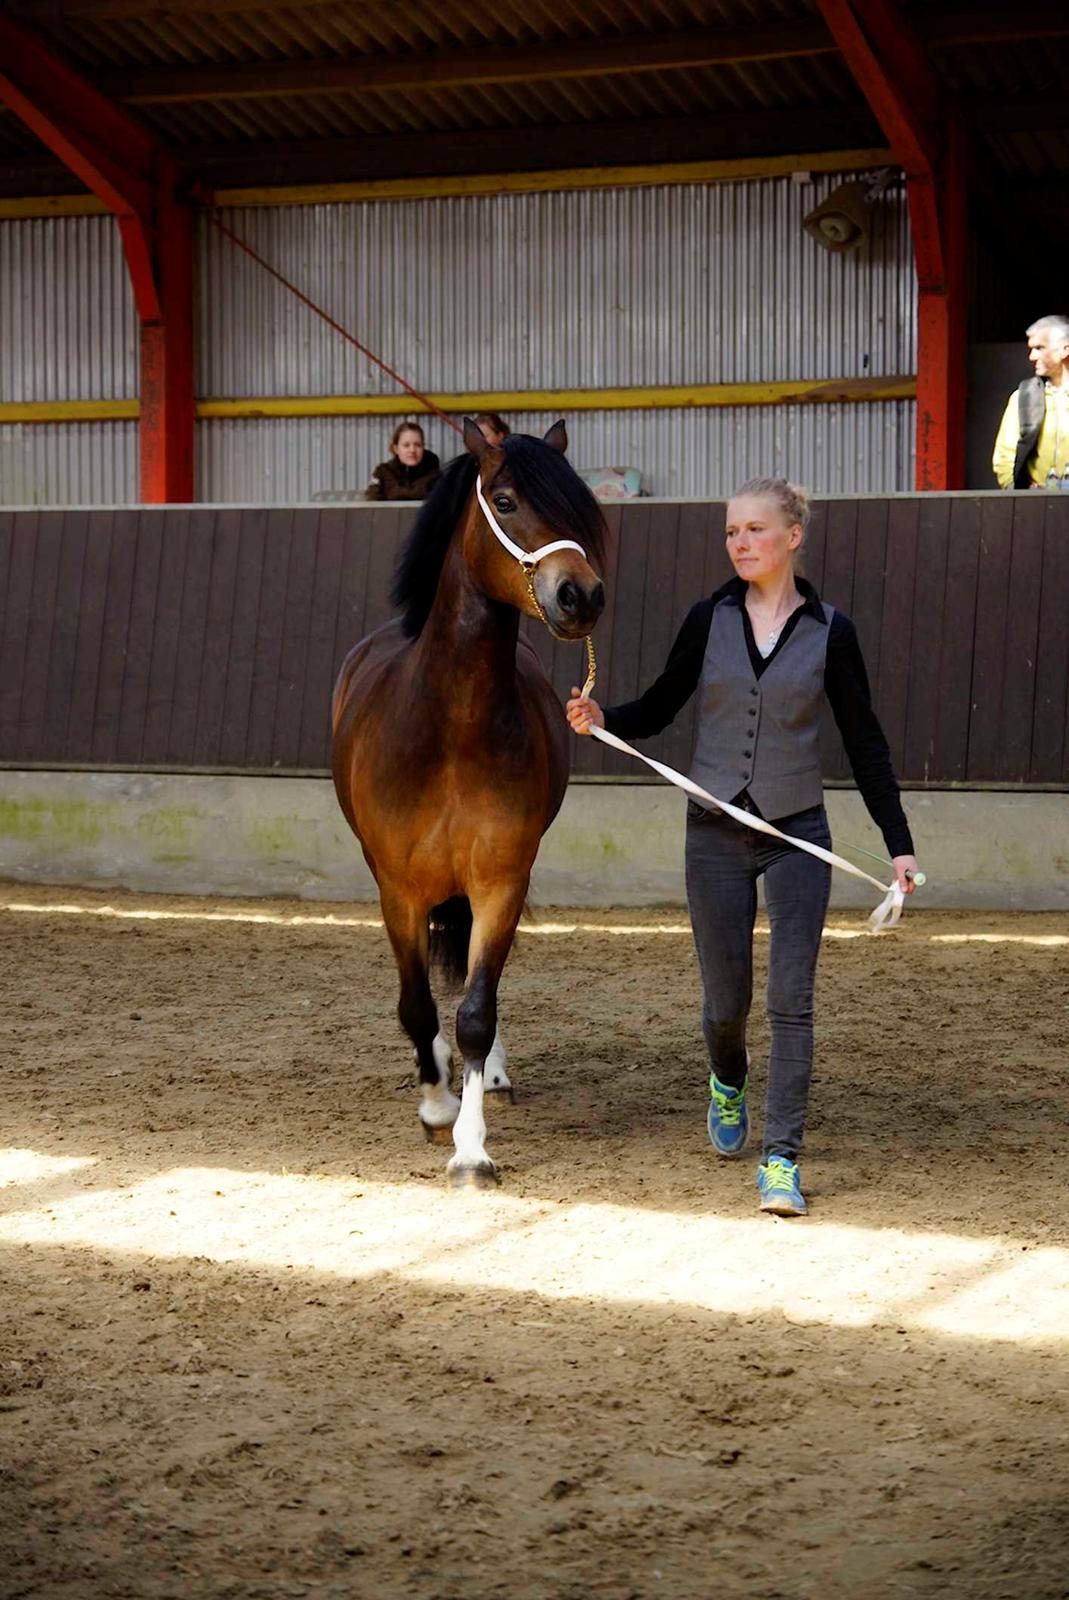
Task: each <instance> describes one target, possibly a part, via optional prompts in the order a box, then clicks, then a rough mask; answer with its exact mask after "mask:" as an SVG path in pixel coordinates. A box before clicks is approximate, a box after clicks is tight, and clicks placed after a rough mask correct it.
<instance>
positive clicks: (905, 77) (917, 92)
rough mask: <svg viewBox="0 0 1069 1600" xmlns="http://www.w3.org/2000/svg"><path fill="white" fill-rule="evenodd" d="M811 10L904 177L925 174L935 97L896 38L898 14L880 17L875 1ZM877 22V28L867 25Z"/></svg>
mask: <svg viewBox="0 0 1069 1600" xmlns="http://www.w3.org/2000/svg"><path fill="white" fill-rule="evenodd" d="M817 5H818V7H819V9H820V12H821V14H822V16H823V18H824V21H825V22H826V23H827V26H828V31H829V32H830V33H831V35H832V37H833V39H834V40H835V42H836V44H837V45H838V46H839V49H840V51H841V53H842V55H843V57H844V59H845V61H846V64H847V66H848V67H849V68H850V71H851V73H852V75H853V78H854V80H855V82H856V83H857V86H858V88H859V89H860V90H861V92H862V94H863V95H864V96H865V99H866V100H867V101H868V103H869V105H870V106H871V108H872V112H873V115H874V116H875V117H876V119H877V121H878V122H879V124H880V127H881V128H882V129H883V132H884V136H885V137H886V139H887V142H888V144H889V145H890V146H891V148H892V150H893V151H894V153H895V159H896V160H897V161H898V163H899V164H900V165H901V166H902V167H903V168H904V169H905V172H906V175H907V176H913V175H917V176H922V175H923V174H924V173H926V172H928V171H930V170H931V168H932V166H933V165H934V163H935V159H936V154H937V150H938V137H937V128H938V115H937V97H936V92H935V87H934V82H933V81H930V80H931V72H930V69H928V70H927V72H924V71H921V70H920V69H919V67H918V64H917V60H916V52H915V51H914V50H913V49H911V48H910V46H909V44H908V43H907V42H905V41H903V40H902V38H901V34H902V33H903V31H904V25H903V23H902V19H901V15H899V16H898V18H897V19H896V20H894V19H891V18H890V17H888V16H887V15H885V14H884V13H885V8H884V7H883V6H882V5H881V4H880V0H865V3H864V6H863V7H862V6H859V5H858V4H857V3H856V0H817ZM859 13H860V14H859ZM877 18H878V19H879V22H880V24H881V25H880V26H879V28H875V27H874V26H873V23H874V20H875V19H877ZM896 35H897V37H896Z"/></svg>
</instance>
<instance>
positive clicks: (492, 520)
mask: <svg viewBox="0 0 1069 1600" xmlns="http://www.w3.org/2000/svg"><path fill="white" fill-rule="evenodd" d="M475 495H476V498H477V499H478V502H479V505H480V507H481V508H482V513H483V516H484V517H485V518H486V520H487V522H488V523H489V524H490V527H491V528H492V529H493V531H494V533H495V534H496V535H497V537H498V539H499V540H500V541H501V543H502V544H503V545H504V547H505V549H506V550H507V551H508V553H509V555H510V556H512V557H513V558H514V559H515V560H516V561H518V562H519V563H520V566H521V567H522V568H523V569H524V571H525V572H526V573H527V577H528V584H529V585H530V584H531V582H532V579H533V576H534V569H535V568H536V567H537V565H538V563H539V562H540V561H541V560H542V559H543V557H544V556H550V555H552V554H553V552H554V551H555V550H578V552H579V554H580V555H581V556H582V557H583V559H584V561H585V560H586V551H585V550H584V549H583V547H582V545H581V544H576V542H575V540H574V539H555V540H554V541H553V543H552V544H544V545H542V546H540V548H539V549H537V550H524V549H523V548H522V547H521V546H520V545H518V544H516V543H515V541H514V540H512V539H510V538H509V536H508V534H507V533H506V532H505V530H504V528H502V526H501V524H500V523H499V522H498V520H497V518H496V517H495V516H494V513H493V512H492V511H491V510H490V506H489V504H488V503H487V499H486V496H485V495H484V494H483V486H482V483H481V482H480V480H479V476H478V474H476V477H475ZM531 598H532V599H533V600H534V603H535V605H536V606H537V605H538V598H537V596H536V595H535V593H534V589H533V586H532V587H531ZM540 614H541V613H540ZM590 661H591V664H592V670H591V675H590V677H588V678H587V681H586V683H585V684H584V686H583V695H584V698H585V697H587V696H589V694H590V692H591V690H592V689H593V687H594V676H593V656H592V655H591V656H590ZM590 731H591V733H592V734H593V735H594V737H595V739H600V740H601V742H602V744H607V745H611V746H612V748H613V749H614V750H619V751H620V752H621V753H622V754H623V755H625V756H634V758H635V760H636V761H644V762H645V763H646V765H647V767H652V768H653V770H654V772H659V773H660V775H661V777H662V778H667V779H668V782H669V783H674V784H675V786H676V788H677V789H682V790H683V791H684V793H685V794H690V795H693V796H694V798H695V800H700V801H701V803H702V805H704V806H715V807H716V809H717V810H718V811H723V812H724V813H725V814H726V815H727V816H729V817H733V818H734V819H735V821H736V822H741V823H742V825H743V827H745V828H753V829H754V831H755V832H756V833H767V834H769V835H770V836H771V837H772V838H773V839H783V840H784V841H785V842H786V843H787V844H793V845H794V847H795V849H796V850H805V851H807V852H808V854H809V855H811V856H816V857H817V858H818V859H819V860H820V861H826V862H827V863H828V865H829V866H831V867H838V868H839V870H840V871H841V872H849V873H851V874H852V876H853V877H855V878H861V879H863V881H864V882H865V883H871V884H873V885H874V887H875V888H877V889H880V890H882V891H883V899H882V900H881V901H880V904H879V905H878V906H877V907H876V910H875V911H874V912H873V913H872V915H871V917H870V918H869V932H870V933H879V932H880V931H881V930H882V929H884V928H893V927H894V925H895V923H896V922H897V921H898V919H899V917H900V916H901V915H902V904H903V901H904V900H905V894H904V892H903V891H902V889H900V888H899V885H898V881H897V879H896V880H895V882H894V883H892V884H891V885H890V887H888V885H887V884H885V883H881V882H880V880H879V878H874V877H872V875H871V874H870V873H868V872H865V871H864V870H863V869H862V868H861V867H855V866H854V863H853V862H852V861H847V860H845V859H844V857H843V856H837V855H836V854H835V853H834V851H832V850H825V849H824V848H823V846H821V845H819V844H810V843H809V841H808V840H807V839H796V838H794V836H793V835H792V834H789V833H781V832H780V830H779V829H778V828H774V827H773V826H772V824H771V822H766V821H765V819H764V817H755V816H754V814H753V812H752V811H743V810H742V808H741V806H733V805H732V804H731V803H730V801H727V800H718V799H717V798H716V796H715V795H711V794H710V793H709V792H708V790H706V789H703V788H701V786H700V785H699V784H697V783H692V782H691V780H690V778H684V776H683V774H682V773H681V772H677V771H676V770H675V768H674V767H666V766H665V764H664V762H663V761H655V760H654V759H653V757H652V756H644V755H643V754H642V751H641V750H636V749H635V748H634V746H633V745H630V744H628V743H627V742H626V741H625V740H624V739H618V738H617V737H616V735H615V734H614V733H606V731H605V729H604V728H597V727H594V726H593V724H591V728H590Z"/></svg>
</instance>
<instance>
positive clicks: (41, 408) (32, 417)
mask: <svg viewBox="0 0 1069 1600" xmlns="http://www.w3.org/2000/svg"><path fill="white" fill-rule="evenodd" d="M140 415H141V404H140V402H139V401H137V400H10V401H7V402H5V403H4V404H2V405H0V424H6V425H12V424H15V423H21V422H136V421H137V419H138V417H139V416H140Z"/></svg>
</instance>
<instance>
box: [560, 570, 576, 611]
mask: <svg viewBox="0 0 1069 1600" xmlns="http://www.w3.org/2000/svg"><path fill="white" fill-rule="evenodd" d="M557 604H558V605H559V606H560V608H561V610H562V611H568V612H571V613H572V614H573V615H574V614H575V612H577V611H578V610H579V590H578V589H577V588H576V587H575V584H574V583H570V582H569V581H568V579H567V578H565V580H564V582H563V583H562V584H561V586H560V588H559V589H558V590H557Z"/></svg>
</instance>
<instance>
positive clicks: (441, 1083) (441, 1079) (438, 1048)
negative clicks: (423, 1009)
mask: <svg viewBox="0 0 1069 1600" xmlns="http://www.w3.org/2000/svg"><path fill="white" fill-rule="evenodd" d="M431 1049H432V1050H433V1051H434V1064H435V1066H436V1067H437V1068H438V1082H437V1083H424V1084H421V1085H420V1087H421V1088H422V1090H423V1099H422V1100H421V1102H420V1108H419V1120H420V1121H421V1122H422V1124H423V1126H424V1128H451V1127H452V1126H453V1124H454V1122H456V1120H457V1114H458V1113H459V1111H460V1101H459V1100H458V1099H457V1097H456V1095H455V1094H454V1093H453V1091H452V1089H450V1087H449V1072H450V1068H451V1067H452V1065H453V1052H452V1050H450V1048H449V1041H448V1039H446V1037H445V1035H444V1034H443V1033H442V1032H441V1031H440V1030H439V1032H438V1033H436V1034H435V1036H434V1042H433V1044H432V1045H431Z"/></svg>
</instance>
